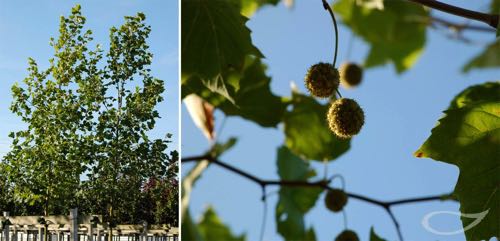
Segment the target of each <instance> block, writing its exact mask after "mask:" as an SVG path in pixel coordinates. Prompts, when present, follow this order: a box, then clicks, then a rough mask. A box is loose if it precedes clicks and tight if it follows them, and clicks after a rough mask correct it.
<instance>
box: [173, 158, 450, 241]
mask: <svg viewBox="0 0 500 241" xmlns="http://www.w3.org/2000/svg"><path fill="white" fill-rule="evenodd" d="M201 160H207V161H209V162H211V163H212V164H215V165H218V166H220V167H222V168H224V169H226V170H228V171H231V172H233V173H236V174H238V175H240V176H242V177H245V178H246V179H248V180H250V181H252V182H254V183H256V184H258V185H259V186H261V187H262V189H263V192H264V194H263V195H264V198H265V187H266V186H287V187H317V188H322V189H325V190H332V189H333V187H331V186H330V185H329V181H328V180H321V181H315V182H308V181H296V180H265V179H261V178H258V177H256V176H255V175H252V174H250V173H248V172H246V171H243V170H241V169H239V168H237V167H234V166H231V165H229V164H227V163H224V162H221V161H219V160H218V159H217V158H214V157H211V156H207V155H201V156H193V157H186V158H182V159H181V161H182V162H183V163H186V162H195V161H201ZM345 193H346V195H347V196H348V197H350V198H353V199H357V200H359V201H364V202H367V203H370V204H373V205H376V206H380V207H382V208H383V209H384V210H386V212H387V213H388V215H389V216H390V217H391V219H392V221H393V223H394V226H395V228H396V231H397V233H398V236H399V239H400V241H403V238H402V235H401V229H400V226H399V223H398V222H397V219H396V218H395V216H394V214H393V213H392V211H391V207H392V206H396V205H403V204H409V203H416V202H427V201H437V200H440V201H444V200H454V199H449V198H444V197H447V196H448V197H449V196H451V194H447V195H436V196H428V197H417V198H407V199H400V200H395V201H389V202H386V201H380V200H377V199H373V198H369V197H366V196H363V195H360V194H355V193H350V192H345Z"/></svg>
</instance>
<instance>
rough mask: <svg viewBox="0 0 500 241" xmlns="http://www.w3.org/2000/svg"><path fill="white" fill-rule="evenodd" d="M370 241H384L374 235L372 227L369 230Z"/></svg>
mask: <svg viewBox="0 0 500 241" xmlns="http://www.w3.org/2000/svg"><path fill="white" fill-rule="evenodd" d="M370 241H386V240H385V239H383V238H381V237H379V236H378V235H377V233H375V229H374V228H373V227H372V228H371V229H370Z"/></svg>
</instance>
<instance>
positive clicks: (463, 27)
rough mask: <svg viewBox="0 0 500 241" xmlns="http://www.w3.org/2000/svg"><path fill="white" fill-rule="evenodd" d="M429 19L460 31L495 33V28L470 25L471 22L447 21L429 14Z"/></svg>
mask: <svg viewBox="0 0 500 241" xmlns="http://www.w3.org/2000/svg"><path fill="white" fill-rule="evenodd" d="M429 20H430V21H431V22H434V23H438V24H441V25H444V26H446V27H448V28H453V29H456V30H457V31H462V30H472V31H479V32H489V33H495V29H493V28H490V27H485V26H477V25H471V24H466V23H465V24H459V23H454V22H451V21H448V20H446V19H443V18H439V17H435V16H431V17H429Z"/></svg>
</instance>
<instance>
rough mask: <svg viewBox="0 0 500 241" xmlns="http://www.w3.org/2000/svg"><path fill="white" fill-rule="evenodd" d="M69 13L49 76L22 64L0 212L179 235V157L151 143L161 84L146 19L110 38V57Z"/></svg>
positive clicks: (129, 22) (75, 13)
mask: <svg viewBox="0 0 500 241" xmlns="http://www.w3.org/2000/svg"><path fill="white" fill-rule="evenodd" d="M84 24H85V17H84V16H83V15H82V14H81V9H80V6H75V7H74V8H73V9H72V13H71V15H70V16H68V17H61V20H60V28H59V37H58V38H57V39H53V38H52V39H51V41H50V45H51V46H52V47H53V49H54V57H53V58H51V59H50V60H49V63H50V65H49V67H48V68H47V69H43V70H42V69H40V68H39V66H38V65H37V63H36V62H35V60H33V59H30V60H29V67H28V72H29V75H28V77H27V78H25V79H24V81H23V83H22V84H16V85H14V86H13V87H12V94H13V101H12V104H11V107H10V108H11V110H12V112H13V113H14V114H16V115H17V116H19V117H20V118H21V119H22V120H23V122H25V123H26V124H27V125H26V126H27V128H26V129H24V130H20V131H14V132H12V133H11V134H10V137H11V138H12V149H11V150H10V152H9V153H7V155H6V156H5V157H4V158H3V160H2V162H0V210H6V211H10V212H11V214H12V215H54V214H66V213H68V210H69V209H71V208H74V207H78V208H79V209H80V211H81V212H84V213H92V214H102V215H104V217H105V219H106V220H105V221H107V222H110V223H115V224H116V223H137V222H141V221H148V222H149V223H162V224H172V225H177V222H178V221H177V219H178V217H177V216H178V211H177V210H178V184H177V182H178V177H177V171H178V166H177V165H178V164H177V163H178V153H177V152H176V151H171V152H170V153H168V151H167V148H168V146H167V145H168V144H169V143H170V138H171V135H170V134H166V136H165V137H163V138H158V139H155V138H153V137H152V136H151V131H152V130H153V129H154V127H155V124H156V121H157V120H158V119H159V118H160V116H159V113H158V111H157V110H156V106H157V104H158V103H159V102H161V101H163V97H162V93H163V92H164V82H163V81H162V80H160V79H157V78H155V77H153V76H152V75H151V70H150V69H149V68H148V67H149V65H151V61H152V58H153V55H152V53H151V52H150V51H149V50H148V49H149V46H148V44H147V42H146V39H147V38H148V36H149V33H150V31H151V28H150V26H148V25H146V24H145V15H144V14H142V13H138V14H137V15H136V16H128V17H125V23H124V24H123V25H122V26H120V27H118V28H116V27H113V28H111V30H110V44H109V49H108V51H103V50H102V49H101V46H100V45H91V42H92V40H93V38H92V32H91V31H90V30H85V29H84Z"/></svg>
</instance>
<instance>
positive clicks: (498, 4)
mask: <svg viewBox="0 0 500 241" xmlns="http://www.w3.org/2000/svg"><path fill="white" fill-rule="evenodd" d="M490 13H492V14H500V0H491V5H490Z"/></svg>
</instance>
